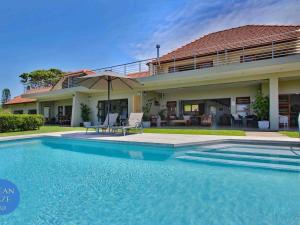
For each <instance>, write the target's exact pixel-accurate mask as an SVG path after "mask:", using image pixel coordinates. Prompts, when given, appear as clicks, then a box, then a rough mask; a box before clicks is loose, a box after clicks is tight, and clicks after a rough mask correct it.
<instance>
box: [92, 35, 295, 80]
mask: <svg viewBox="0 0 300 225" xmlns="http://www.w3.org/2000/svg"><path fill="white" fill-rule="evenodd" d="M226 46H228V47H227V48H224V46H220V45H216V46H213V47H211V48H201V49H192V50H190V51H191V52H188V53H187V54H186V55H187V56H186V57H182V56H181V57H177V56H176V54H174V55H171V57H168V58H167V59H166V58H165V57H161V58H160V59H159V60H157V59H156V58H152V59H146V60H141V61H136V62H132V63H127V64H121V65H117V66H111V67H104V68H101V69H97V70H95V71H105V70H109V71H114V72H117V73H120V74H122V75H124V76H128V75H130V74H134V73H139V72H144V71H148V72H149V75H159V74H166V73H174V72H182V71H188V70H199V69H206V68H210V67H216V66H223V65H228V64H233V63H247V62H253V61H260V60H266V59H275V58H280V57H286V56H290V55H296V54H299V53H300V31H293V32H287V33H282V34H280V35H270V36H268V37H262V38H257V39H248V40H244V41H240V42H234V43H226Z"/></svg>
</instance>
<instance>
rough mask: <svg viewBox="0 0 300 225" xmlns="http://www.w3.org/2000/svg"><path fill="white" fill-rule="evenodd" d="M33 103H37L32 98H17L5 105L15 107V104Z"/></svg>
mask: <svg viewBox="0 0 300 225" xmlns="http://www.w3.org/2000/svg"><path fill="white" fill-rule="evenodd" d="M31 102H36V100H35V99H31V98H23V97H22V96H16V97H14V98H13V99H11V100H10V101H8V102H6V103H5V105H14V104H22V103H31Z"/></svg>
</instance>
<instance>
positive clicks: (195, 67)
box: [194, 53, 197, 70]
mask: <svg viewBox="0 0 300 225" xmlns="http://www.w3.org/2000/svg"><path fill="white" fill-rule="evenodd" d="M195 69H197V66H196V54H195V53H194V70H195Z"/></svg>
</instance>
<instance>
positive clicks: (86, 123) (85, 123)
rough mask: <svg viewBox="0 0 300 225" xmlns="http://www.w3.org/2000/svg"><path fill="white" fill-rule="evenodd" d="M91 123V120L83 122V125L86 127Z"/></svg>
mask: <svg viewBox="0 0 300 225" xmlns="http://www.w3.org/2000/svg"><path fill="white" fill-rule="evenodd" d="M91 125H92V122H83V126H84V127H88V126H91Z"/></svg>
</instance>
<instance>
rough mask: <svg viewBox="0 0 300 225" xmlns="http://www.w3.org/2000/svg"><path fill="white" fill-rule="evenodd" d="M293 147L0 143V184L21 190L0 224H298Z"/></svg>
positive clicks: (299, 197)
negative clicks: (6, 182)
mask: <svg viewBox="0 0 300 225" xmlns="http://www.w3.org/2000/svg"><path fill="white" fill-rule="evenodd" d="M299 150H300V149H299V147H297V146H272V145H269V144H267V145H261V144H256V145H253V144H237V143H225V144H222V143H221V144H211V145H207V146H186V147H178V148H174V147H172V146H169V145H150V144H137V143H118V142H103V141H91V140H78V139H67V138H54V137H44V138H33V139H21V140H14V141H2V142H0V179H6V180H9V181H11V182H13V183H14V184H16V186H17V187H18V189H19V192H20V204H19V206H18V208H17V209H16V210H15V211H14V212H12V213H10V214H7V215H0V224H1V225H15V224H21V225H27V224H47V225H52V224H53V225H54V224H55V225H56V224H63V225H65V224H66V225H68V224H70V225H71V224H76V225H81V224H83V225H86V224H88V225H93V224H116V225H118V224H120V225H121V224H122V225H124V224H138V225H140V224H149V225H154V224H155V225H160V224H161V225H165V224H166V225H167V224H168V225H169V224H180V225H182V224H184V225H185V224H197V225H198V224H208V225H214V224H215V225H220V224H222V225H227V224H233V225H240V224H241V225H253V224H272V225H285V224H286V225H299V221H300V191H299V190H300V172H299V167H300V161H299V160H300V157H299V153H300V151H299Z"/></svg>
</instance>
